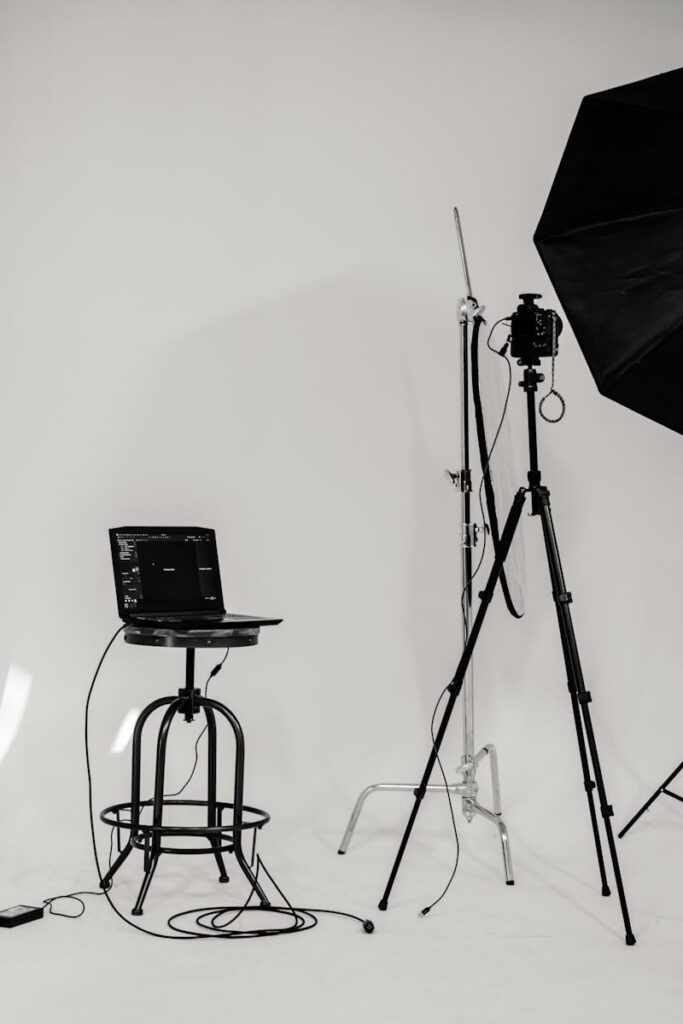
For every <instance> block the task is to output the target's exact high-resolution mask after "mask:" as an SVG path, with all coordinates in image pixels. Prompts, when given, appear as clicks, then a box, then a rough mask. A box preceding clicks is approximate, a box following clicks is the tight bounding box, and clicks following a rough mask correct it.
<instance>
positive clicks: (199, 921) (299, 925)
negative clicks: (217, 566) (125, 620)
mask: <svg viewBox="0 0 683 1024" xmlns="http://www.w3.org/2000/svg"><path fill="white" fill-rule="evenodd" d="M123 629H125V625H124V626H120V627H119V629H117V630H116V632H115V633H114V635H113V636H112V638H111V640H110V641H109V643H108V644H107V646H106V647H105V649H104V652H103V654H102V657H101V658H100V660H99V662H98V665H97V668H96V669H95V674H94V676H93V678H92V681H91V683H90V688H89V689H88V695H87V697H86V701H85V722H84V740H85V765H86V773H87V777H88V814H89V820H90V838H91V841H92V848H93V856H94V858H95V868H96V871H97V877H98V879H99V881H100V885H102V884H103V882H102V878H103V876H102V869H101V866H100V859H99V854H98V852H97V837H96V835H95V814H94V810H93V780H92V768H91V764H90V703H91V700H92V695H93V691H94V689H95V683H96V682H97V677H98V675H99V673H100V669H101V668H102V664H103V663H104V659H105V658H106V656H107V654H108V653H109V649H110V648H111V646H112V644H113V643H114V641H115V640H116V638H117V636H118V635H119V633H121V631H122V630H123ZM226 657H227V654H226ZM224 662H225V658H223V661H222V662H221V663H220V664H219V665H217V666H216V667H215V669H214V670H213V671H212V672H211V673H210V675H209V678H208V679H207V681H206V686H208V684H209V682H210V680H211V678H212V676H214V675H216V674H217V673H218V672H219V671H220V669H221V667H222V665H223V663H224ZM195 769H196V764H195V765H194V767H193V769H192V772H191V773H190V777H189V778H188V780H187V782H186V783H185V785H187V784H188V783H189V781H190V779H191V778H192V775H193V774H194V771H195ZM183 788H185V787H183ZM112 842H113V829H112V836H111V840H110V854H109V856H110V862H111V850H112V846H111V843H112ZM261 868H262V869H263V871H264V872H265V874H266V875H267V876H268V878H269V880H270V882H271V883H272V885H273V886H274V888H275V889H276V891H277V892H278V894H279V895H280V896H281V898H282V899H283V901H284V904H285V905H284V906H272V905H271V906H266V907H263V906H258V907H256V906H254V907H249V902H250V900H251V899H252V896H253V894H254V892H255V889H256V883H257V881H258V875H259V871H260V869H261ZM111 888H112V883H110V884H109V886H108V887H107V888H105V889H103V891H102V894H101V895H104V896H105V898H106V900H107V902H108V904H109V906H110V907H111V909H112V910H113V911H114V913H115V914H116V916H117V917H119V918H120V919H121V920H122V921H123V922H125V924H127V925H129V926H130V927H131V928H134V929H135V930H136V931H138V932H142V933H143V935H150V936H152V937H153V938H157V939H172V940H177V941H185V940H192V939H212V938H213V939H242V938H259V937H262V936H267V935H283V934H289V933H292V932H296V931H305V930H307V929H309V928H314V927H315V925H316V924H317V923H318V919H317V918H316V916H315V914H334V915H336V916H339V917H347V918H349V919H350V920H353V921H359V922H360V923H361V924H362V926H363V930H364V931H365V932H367V933H370V932H373V931H374V930H375V926H374V924H373V922H372V921H370V920H369V919H366V918H362V917H359V916H358V915H357V914H351V913H349V912H347V911H344V910H316V911H315V912H313V911H310V910H308V909H306V908H303V907H293V906H292V905H291V903H290V902H289V900H288V899H287V897H286V896H285V895H284V893H283V892H282V890H281V889H280V887H279V886H278V885H277V883H276V882H275V880H274V878H273V877H272V875H271V874H270V872H269V871H268V869H267V868H266V866H265V864H264V863H263V861H262V859H261V857H260V856H257V868H256V874H255V876H254V881H253V882H252V885H251V890H250V892H249V895H248V896H247V898H246V900H245V901H244V903H243V904H242V905H241V906H238V907H227V906H221V907H200V908H196V909H194V910H187V911H183V912H181V913H179V914H173V915H172V916H171V917H170V918H169V919H168V921H167V924H168V926H169V928H171V930H172V931H174V932H177V933H179V934H175V935H169V934H167V933H164V932H155V931H152V930H151V929H149V928H143V927H141V926H140V925H138V924H136V923H135V922H134V921H131V920H130V918H128V917H126V915H125V914H123V913H122V912H121V911H120V910H119V908H118V907H117V906H116V904H115V903H114V901H113V900H112V898H111V896H110V889H111ZM69 895H70V896H72V897H75V898H78V897H77V896H76V894H69ZM79 895H86V893H85V892H84V893H82V894H79ZM93 895H100V893H94V894H93ZM53 899H59V897H53ZM46 902H49V901H46ZM79 902H80V903H81V905H82V909H81V911H80V912H79V913H78V914H70V915H61V916H69V917H80V916H81V915H82V913H83V911H84V909H85V907H84V905H83V901H82V900H79ZM267 911H270V912H271V913H274V914H280V915H285V916H287V917H291V918H292V919H293V922H294V923H293V924H292V925H290V926H289V927H286V928H285V927H280V928H276V927H271V928H253V929H247V930H240V929H233V930H228V926H229V925H230V924H233V923H234V922H235V921H236V920H237V918H238V917H240V916H241V915H242V914H244V913H246V912H267ZM51 912H52V910H51ZM55 913H57V912H55ZM226 913H234V917H233V918H231V920H230V921H229V922H226V924H225V925H206V924H204V918H206V917H207V916H210V917H212V918H213V920H214V921H215V920H217V919H218V918H220V917H222V916H223V915H224V914H226ZM188 915H194V924H195V927H197V928H201V929H202V931H201V932H193V931H191V930H189V929H184V928H182V927H180V926H178V925H177V924H175V922H176V921H177V920H178V919H179V918H181V917H186V916H188Z"/></svg>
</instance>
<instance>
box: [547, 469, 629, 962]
mask: <svg viewBox="0 0 683 1024" xmlns="http://www.w3.org/2000/svg"><path fill="white" fill-rule="evenodd" d="M533 499H534V511H536V512H537V513H538V514H539V515H540V517H541V522H542V524H543V539H544V541H545V549H546V554H547V557H548V568H549V570H550V579H551V583H552V589H553V598H554V600H555V607H556V609H557V618H558V623H559V627H560V636H561V638H562V649H563V653H564V657H565V663H566V667H567V676H568V680H569V687H570V690H571V691H572V703H574V702H576V705H577V707H578V708H579V709H580V717H581V719H582V724H583V733H585V741H586V744H587V747H588V752H589V753H590V761H591V763H592V766H593V774H594V775H595V785H596V787H597V791H598V800H599V802H600V813H601V815H602V819H603V824H604V828H605V835H606V836H607V846H608V848H609V852H610V860H611V862H612V870H613V871H614V879H615V882H616V886H617V893H618V896H619V905H620V907H621V915H622V918H623V921H624V930H625V932H626V945H627V946H632V945H634V943H635V941H636V940H635V936H634V934H633V931H632V929H631V920H630V917H629V912H628V906H627V903H626V893H625V892H624V884H623V881H622V878H621V869H620V867H619V858H618V856H617V848H616V844H615V842H614V834H613V832H612V822H611V820H610V819H611V818H612V816H613V814H614V811H613V810H612V807H611V806H610V804H609V803H608V801H607V793H606V791H605V783H604V780H603V777H602V771H601V768H600V758H599V756H598V748H597V744H596V741H595V734H594V732H593V723H592V720H591V714H590V708H589V704H590V701H591V695H590V693H589V692H588V690H586V686H585V683H584V679H583V672H582V670H581V661H580V658H579V651H578V647H577V644H576V636H575V634H574V625H573V622H572V617H571V612H570V610H569V605H570V603H571V594H570V593H569V592H568V591H567V588H566V585H565V580H564V574H563V572H562V563H561V560H560V552H559V548H558V545H557V537H556V535H555V527H554V525H553V519H552V513H551V511H550V493H549V491H548V490H547V488H545V487H540V486H539V487H535V488H534V489H533ZM577 720H578V716H577ZM579 724H581V723H579ZM577 735H578V736H580V737H581V738H580V739H579V748H580V749H581V747H582V742H583V734H582V733H581V731H580V730H579V732H578V733H577ZM587 767H588V766H587V765H586V769H587ZM585 778H586V773H585V772H584V779H585ZM588 781H589V782H590V781H591V780H590V777H589V778H588ZM587 793H588V795H589V798H590V799H589V803H590V804H592V788H591V789H588V788H587ZM596 824H597V823H596ZM595 835H596V836H597V829H596V830H595ZM596 845H597V847H598V848H599V840H598V844H596ZM603 871H604V868H603Z"/></svg>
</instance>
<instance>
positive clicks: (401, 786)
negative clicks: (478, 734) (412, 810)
mask: <svg viewBox="0 0 683 1024" xmlns="http://www.w3.org/2000/svg"><path fill="white" fill-rule="evenodd" d="M491 751H495V747H494V746H493V744H487V746H486V747H483V748H482V750H481V751H480V754H478V755H477V758H479V757H480V755H483V754H485V753H489V752H491ZM494 765H495V768H494ZM497 768H498V765H497V760H494V758H491V776H492V780H493V777H494V775H495V781H493V794H494V795H493V800H494V807H496V806H498V807H500V783H499V781H498V771H497ZM417 788H418V787H417V783H415V784H411V783H409V782H375V783H374V784H373V785H372V786H366V787H365V789H364V790H363V791H362V792H361V793H360V794H359V796H358V799H357V800H356V803H355V804H354V807H353V811H352V812H351V817H350V818H349V823H348V825H347V826H346V831H345V832H344V836H343V838H342V841H341V843H340V844H339V849H338V851H337V853H339V854H345V853H346V851H347V850H348V848H349V843H350V842H351V838H352V836H353V833H354V830H355V828H356V825H357V824H358V819H359V818H360V814H361V811H362V810H363V806H364V804H365V801H366V800H367V798H368V797H369V796H371V795H372V794H373V793H380V792H385V793H412V794H413V796H414V795H415V792H416V790H417ZM447 791H448V792H449V793H452V794H453V795H454V796H459V797H461V798H462V806H463V813H464V815H465V817H466V819H467V821H471V820H472V818H473V817H474V816H475V815H477V814H478V815H480V817H482V818H485V819H486V820H487V821H490V822H492V823H493V824H494V825H495V826H496V827H497V829H498V833H499V835H500V843H501V850H502V854H503V869H504V872H505V884H506V885H514V884H515V881H514V875H513V871H512V855H511V852H510V840H509V837H508V830H507V826H506V825H505V822H504V821H503V818H502V811H501V810H498V811H495V810H494V811H489V810H487V808H486V807H482V806H481V804H479V803H478V802H477V799H476V797H477V794H478V791H479V786H478V785H477V783H476V782H471V783H469V782H454V783H453V784H452V785H449V786H443V785H430V786H427V789H426V793H445V792H447Z"/></svg>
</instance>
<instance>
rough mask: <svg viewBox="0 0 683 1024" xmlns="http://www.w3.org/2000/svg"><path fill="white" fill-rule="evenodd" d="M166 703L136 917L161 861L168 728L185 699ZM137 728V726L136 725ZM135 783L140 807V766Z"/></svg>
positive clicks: (166, 700) (140, 911)
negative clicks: (147, 849) (148, 844)
mask: <svg viewBox="0 0 683 1024" xmlns="http://www.w3.org/2000/svg"><path fill="white" fill-rule="evenodd" d="M165 703H167V704H168V705H169V706H168V708H167V710H166V713H165V715H164V717H163V719H162V720H161V725H160V727H159V737H158V739H157V759H156V770H155V772H154V813H153V818H152V824H153V825H154V832H153V833H152V839H151V849H150V851H149V856H148V857H145V861H146V864H145V877H144V878H143V880H142V885H141V887H140V892H139V893H138V898H137V901H136V903H135V906H134V907H133V910H132V913H133V915H134V916H135V917H139V916H140V914H141V913H142V904H143V903H144V902H145V897H146V896H147V892H148V890H149V887H150V884H151V881H152V878H153V876H154V872H155V871H156V867H157V863H158V861H159V855H160V853H161V849H160V847H161V833H160V831H159V830H160V828H161V824H162V821H163V814H164V775H165V773H166V743H167V741H168V730H169V729H170V728H171V722H172V721H173V719H174V717H175V715H176V713H177V711H178V708H179V707H181V706H182V704H183V700H182V699H181V698H179V697H174V698H171V701H170V703H169V701H168V698H166V699H165ZM136 728H137V727H136ZM133 785H134V786H135V785H137V787H138V800H137V802H136V806H137V807H138V809H139V805H140V804H139V786H140V772H139V767H138V773H137V780H134V782H133Z"/></svg>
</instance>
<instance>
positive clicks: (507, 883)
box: [505, 878, 515, 885]
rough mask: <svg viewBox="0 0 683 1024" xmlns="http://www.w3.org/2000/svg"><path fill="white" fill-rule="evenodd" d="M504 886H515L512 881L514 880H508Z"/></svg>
mask: <svg viewBox="0 0 683 1024" xmlns="http://www.w3.org/2000/svg"><path fill="white" fill-rule="evenodd" d="M505 884H506V885H514V884H515V880H514V878H510V879H508V881H507V882H506V883H505Z"/></svg>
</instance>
